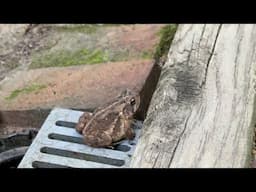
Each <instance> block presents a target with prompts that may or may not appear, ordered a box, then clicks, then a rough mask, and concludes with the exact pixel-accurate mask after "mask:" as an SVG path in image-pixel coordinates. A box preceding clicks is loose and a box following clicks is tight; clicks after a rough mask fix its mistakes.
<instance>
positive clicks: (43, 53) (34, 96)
mask: <svg viewBox="0 0 256 192" xmlns="http://www.w3.org/2000/svg"><path fill="white" fill-rule="evenodd" d="M163 26H164V25H160V24H157V25H154V24H145V25H143V24H138V25H106V26H105V25H103V26H99V27H94V26H92V27H91V26H89V27H87V26H86V27H84V26H83V25H81V26H80V25H79V26H78V25H65V24H61V25H38V26H35V27H32V28H29V27H30V26H29V25H28V24H26V25H25V24H24V25H0V33H2V34H6V36H8V38H2V39H0V41H1V42H2V43H4V42H5V44H6V46H5V47H4V46H3V47H1V49H0V61H1V62H2V63H3V64H2V65H1V68H0V80H1V79H2V81H0V110H23V109H33V108H52V107H54V106H61V107H68V108H95V107H97V106H99V105H102V104H103V103H104V102H107V101H109V100H111V99H113V97H115V96H116V95H118V94H119V92H120V91H121V90H122V89H125V88H130V89H133V88H138V87H141V86H142V85H143V83H144V81H145V79H146V77H147V75H148V73H149V72H150V69H151V67H152V65H153V60H152V56H153V51H154V49H155V47H156V45H157V43H158V42H159V38H160V36H159V34H158V32H159V30H160V29H161V28H162V27H163ZM8 30H9V31H13V33H7V32H8ZM15 31H16V33H15ZM7 34H8V35H7ZM85 49H86V50H102V51H105V52H107V53H108V60H106V61H105V62H103V63H97V64H91V65H88V64H87V63H84V65H78V66H68V67H62V66H60V67H55V66H50V67H48V68H44V63H46V64H47V62H49V63H50V62H52V60H49V54H51V55H54V54H55V55H57V56H58V55H61V54H60V53H64V55H65V54H66V53H76V51H80V50H85ZM38 58H40V60H38ZM41 58H47V59H48V60H47V59H46V60H43V61H42V59H41ZM61 59H63V58H58V59H56V58H54V60H53V64H54V65H55V63H54V62H62V61H65V60H66V58H64V59H65V60H61ZM39 61H40V62H42V64H43V68H40V66H39V65H37V63H36V62H38V63H39ZM33 62H34V63H35V64H36V65H35V66H38V67H39V68H38V69H31V64H33ZM60 64H61V63H60ZM56 66H59V65H57V63H56ZM35 84H36V85H39V86H41V85H42V86H43V88H42V89H40V90H34V91H33V90H32V91H25V92H22V91H21V90H25V89H26V87H30V86H33V85H35ZM12 93H17V95H16V96H15V97H13V98H11V99H8V98H9V96H10V95H12ZM18 93H19V94H18Z"/></svg>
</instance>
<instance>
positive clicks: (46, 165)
mask: <svg viewBox="0 0 256 192" xmlns="http://www.w3.org/2000/svg"><path fill="white" fill-rule="evenodd" d="M32 167H33V168H72V167H68V166H64V165H58V164H54V163H47V162H42V161H33V162H32Z"/></svg>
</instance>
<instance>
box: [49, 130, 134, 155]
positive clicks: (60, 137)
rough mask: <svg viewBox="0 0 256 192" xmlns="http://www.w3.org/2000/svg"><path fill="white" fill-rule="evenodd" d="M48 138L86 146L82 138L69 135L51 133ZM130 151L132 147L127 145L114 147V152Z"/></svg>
mask: <svg viewBox="0 0 256 192" xmlns="http://www.w3.org/2000/svg"><path fill="white" fill-rule="evenodd" d="M48 138H49V139H54V140H59V141H66V142H71V143H78V144H84V141H83V138H81V137H73V136H68V135H62V134H56V133H51V134H49V135H48ZM106 149H109V148H107V147H106ZM130 149H131V147H129V146H127V145H122V144H117V145H114V146H113V149H112V150H117V151H123V152H127V151H129V150H130Z"/></svg>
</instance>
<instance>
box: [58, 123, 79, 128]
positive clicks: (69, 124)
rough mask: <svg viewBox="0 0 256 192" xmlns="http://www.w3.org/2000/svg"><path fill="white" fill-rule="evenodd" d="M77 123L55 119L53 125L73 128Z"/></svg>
mask: <svg viewBox="0 0 256 192" xmlns="http://www.w3.org/2000/svg"><path fill="white" fill-rule="evenodd" d="M76 124H77V123H73V122H68V121H56V123H55V125H57V126H61V127H67V128H75V127H76Z"/></svg>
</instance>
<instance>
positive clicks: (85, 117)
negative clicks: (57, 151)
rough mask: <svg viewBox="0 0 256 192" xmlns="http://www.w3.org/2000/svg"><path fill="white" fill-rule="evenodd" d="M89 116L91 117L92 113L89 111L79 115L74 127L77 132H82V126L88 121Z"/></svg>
mask: <svg viewBox="0 0 256 192" xmlns="http://www.w3.org/2000/svg"><path fill="white" fill-rule="evenodd" d="M91 117H92V113H90V112H84V113H83V115H81V117H80V118H79V121H78V123H77V124H76V127H75V128H76V131H77V132H78V133H80V134H82V131H83V129H84V127H85V126H86V124H87V123H88V122H89V121H90V119H91Z"/></svg>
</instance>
